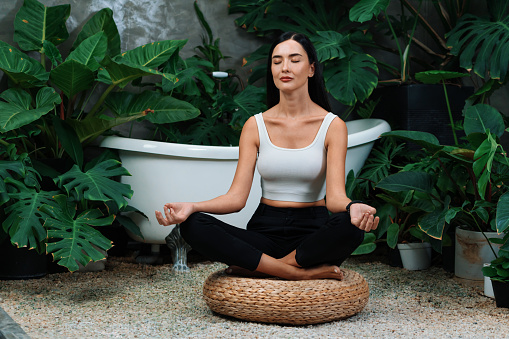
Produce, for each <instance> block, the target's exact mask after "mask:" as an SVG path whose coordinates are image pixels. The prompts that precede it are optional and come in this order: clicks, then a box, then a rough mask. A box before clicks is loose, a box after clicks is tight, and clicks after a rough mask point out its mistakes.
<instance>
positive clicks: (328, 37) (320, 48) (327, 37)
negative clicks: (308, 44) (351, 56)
mask: <svg viewBox="0 0 509 339" xmlns="http://www.w3.org/2000/svg"><path fill="white" fill-rule="evenodd" d="M316 34H317V35H316V36H315V37H314V38H313V44H314V46H315V48H316V54H317V56H318V60H319V61H320V62H323V61H325V60H330V59H335V58H338V59H341V58H344V57H346V55H347V54H346V53H345V51H344V45H350V39H349V37H348V36H344V35H342V34H341V33H339V32H335V31H323V32H316ZM347 47H350V46H347Z"/></svg>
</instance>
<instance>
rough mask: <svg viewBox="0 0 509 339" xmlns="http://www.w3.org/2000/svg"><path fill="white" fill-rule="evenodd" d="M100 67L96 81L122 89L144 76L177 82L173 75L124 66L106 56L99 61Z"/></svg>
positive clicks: (140, 67)
mask: <svg viewBox="0 0 509 339" xmlns="http://www.w3.org/2000/svg"><path fill="white" fill-rule="evenodd" d="M101 65H102V66H103V68H104V69H103V68H99V73H98V80H99V81H101V82H104V83H105V84H111V85H114V86H118V87H120V88H124V87H125V86H127V84H128V83H129V82H131V81H133V80H135V79H138V78H141V77H142V76H145V75H161V76H162V77H163V78H165V79H167V80H169V81H171V82H173V83H175V82H177V81H178V79H177V77H176V76H175V75H174V74H168V73H161V72H159V71H157V70H155V69H151V68H148V67H145V66H132V65H124V64H122V63H120V62H116V61H113V60H112V59H111V58H110V57H109V56H106V57H105V58H104V59H103V60H102V61H101Z"/></svg>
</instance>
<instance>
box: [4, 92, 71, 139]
mask: <svg viewBox="0 0 509 339" xmlns="http://www.w3.org/2000/svg"><path fill="white" fill-rule="evenodd" d="M0 98H1V99H3V100H5V101H6V102H3V101H0V132H2V133H5V132H8V131H11V130H14V129H17V128H19V127H22V126H25V125H27V124H29V123H31V122H33V121H35V120H37V119H39V118H40V117H41V116H43V115H44V114H47V113H48V112H49V111H51V110H52V109H53V108H54V107H55V104H59V103H60V101H61V99H60V96H59V95H58V94H57V93H56V92H55V90H54V89H53V88H51V87H43V88H41V89H40V90H39V92H37V96H36V105H37V106H36V108H32V107H31V101H32V97H31V96H30V94H29V93H27V92H25V91H24V90H22V89H20V88H10V89H8V90H6V91H5V92H3V93H2V94H1V95H0Z"/></svg>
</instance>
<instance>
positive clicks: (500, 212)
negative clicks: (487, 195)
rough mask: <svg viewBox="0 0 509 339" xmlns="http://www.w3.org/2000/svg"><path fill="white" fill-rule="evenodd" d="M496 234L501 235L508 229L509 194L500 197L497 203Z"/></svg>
mask: <svg viewBox="0 0 509 339" xmlns="http://www.w3.org/2000/svg"><path fill="white" fill-rule="evenodd" d="M496 220H497V232H498V233H502V232H504V231H505V230H507V228H508V227H509V192H506V193H504V194H502V196H500V198H499V199H498V203H497V218H496Z"/></svg>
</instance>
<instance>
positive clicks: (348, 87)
mask: <svg viewBox="0 0 509 339" xmlns="http://www.w3.org/2000/svg"><path fill="white" fill-rule="evenodd" d="M326 64H327V65H326V67H325V70H324V74H323V75H324V79H325V86H326V87H327V90H328V91H329V92H330V94H331V95H332V96H333V97H334V98H336V99H337V100H338V101H339V102H341V103H342V104H344V105H348V106H353V105H354V104H355V103H356V102H357V101H361V102H362V101H364V100H365V99H367V98H368V97H369V96H370V95H371V93H372V92H373V90H374V89H375V87H376V86H377V84H378V76H377V75H378V67H377V66H376V60H375V59H374V58H373V57H372V56H370V55H368V54H352V55H351V56H350V57H349V58H343V59H340V60H334V61H330V62H327V63H326Z"/></svg>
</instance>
